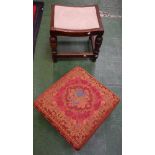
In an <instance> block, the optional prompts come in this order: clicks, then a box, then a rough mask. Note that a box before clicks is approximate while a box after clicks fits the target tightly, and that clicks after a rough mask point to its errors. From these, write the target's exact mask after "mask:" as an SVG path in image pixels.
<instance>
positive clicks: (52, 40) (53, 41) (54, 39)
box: [50, 36, 57, 62]
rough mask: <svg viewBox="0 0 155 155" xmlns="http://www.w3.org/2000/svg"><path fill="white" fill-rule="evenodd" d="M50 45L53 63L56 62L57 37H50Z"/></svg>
mask: <svg viewBox="0 0 155 155" xmlns="http://www.w3.org/2000/svg"><path fill="white" fill-rule="evenodd" d="M50 44H51V48H52V59H53V62H57V37H56V36H50Z"/></svg>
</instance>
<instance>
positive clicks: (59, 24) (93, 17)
mask: <svg viewBox="0 0 155 155" xmlns="http://www.w3.org/2000/svg"><path fill="white" fill-rule="evenodd" d="M103 33H104V29H103V25H102V21H101V18H100V14H99V8H98V6H97V5H91V6H78V7H77V6H76V7H71V6H61V5H52V13H51V26H50V45H51V48H52V59H53V61H54V62H56V61H57V58H90V59H91V60H92V61H95V60H96V59H97V57H98V54H99V49H100V46H101V44H102V36H103ZM58 36H68V37H89V40H90V42H91V47H92V50H91V51H88V52H86V51H85V52H58V51H57V45H58V42H57V37H58Z"/></svg>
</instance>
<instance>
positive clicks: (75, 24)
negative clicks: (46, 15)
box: [54, 5, 99, 30]
mask: <svg viewBox="0 0 155 155" xmlns="http://www.w3.org/2000/svg"><path fill="white" fill-rule="evenodd" d="M54 27H55V28H61V29H68V30H84V29H93V28H99V23H98V18H97V14H96V8H95V6H91V7H67V6H58V5H56V6H55V10H54Z"/></svg>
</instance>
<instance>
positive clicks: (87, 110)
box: [34, 67, 119, 150]
mask: <svg viewBox="0 0 155 155" xmlns="http://www.w3.org/2000/svg"><path fill="white" fill-rule="evenodd" d="M118 102H119V98H118V97H117V96H116V95H115V94H114V93H113V92H112V91H110V90H109V89H108V88H106V87H105V86H104V85H103V84H101V83H100V82H98V81H97V80H96V79H95V78H94V77H93V76H91V75H90V74H89V73H88V72H87V71H85V70H84V69H83V68H81V67H75V68H73V69H72V70H71V71H70V72H68V73H67V74H65V75H64V76H63V77H62V78H60V79H59V80H58V81H57V82H55V83H54V84H53V85H52V86H51V87H49V88H48V89H47V90H46V91H45V92H44V93H42V94H41V95H40V96H39V97H38V98H37V99H36V100H35V102H34V106H35V107H36V108H37V110H38V111H39V112H41V113H42V114H43V116H44V117H45V118H46V119H47V120H48V121H49V122H50V123H51V125H53V126H54V127H55V128H56V129H57V130H58V131H59V132H60V134H61V135H62V136H64V138H65V139H66V140H67V141H68V142H69V143H70V144H72V146H73V147H74V148H75V149H76V150H79V149H80V148H81V147H82V146H83V145H84V144H85V143H86V142H87V140H88V139H89V138H90V137H91V135H92V134H93V133H94V132H95V131H96V129H97V128H98V127H99V126H100V125H101V123H102V122H103V121H104V120H105V119H106V118H107V116H108V115H109V114H110V113H111V112H112V110H113V109H114V108H115V106H116V105H117V104H118Z"/></svg>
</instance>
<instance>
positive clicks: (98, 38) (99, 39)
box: [92, 34, 103, 61]
mask: <svg viewBox="0 0 155 155" xmlns="http://www.w3.org/2000/svg"><path fill="white" fill-rule="evenodd" d="M102 35H103V34H98V35H97V36H96V38H95V49H94V50H93V53H94V57H93V59H92V61H96V59H97V58H98V54H99V51H100V47H101V44H102V40H103V38H102Z"/></svg>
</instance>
